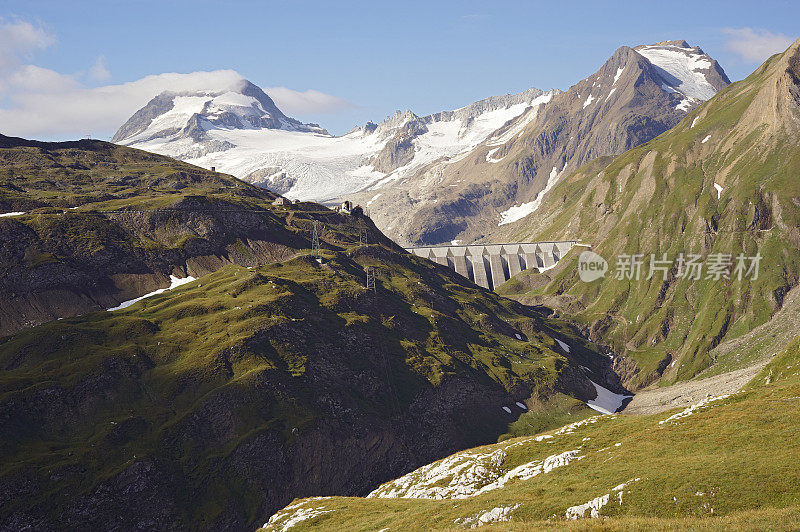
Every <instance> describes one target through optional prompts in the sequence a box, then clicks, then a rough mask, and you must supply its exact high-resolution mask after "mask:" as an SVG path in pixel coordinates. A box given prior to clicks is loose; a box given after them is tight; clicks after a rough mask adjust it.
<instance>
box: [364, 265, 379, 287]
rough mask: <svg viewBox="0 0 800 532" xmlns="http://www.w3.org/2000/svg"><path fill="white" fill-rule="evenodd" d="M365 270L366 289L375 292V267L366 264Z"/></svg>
mask: <svg viewBox="0 0 800 532" xmlns="http://www.w3.org/2000/svg"><path fill="white" fill-rule="evenodd" d="M365 271H366V273H367V290H372V291H373V292H377V291H378V290H377V288H376V287H375V268H373V267H372V266H367V268H366V270H365Z"/></svg>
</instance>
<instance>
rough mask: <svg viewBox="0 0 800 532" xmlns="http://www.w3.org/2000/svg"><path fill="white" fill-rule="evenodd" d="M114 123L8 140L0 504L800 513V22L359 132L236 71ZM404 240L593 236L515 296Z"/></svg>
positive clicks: (223, 524)
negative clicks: (733, 65) (106, 138)
mask: <svg viewBox="0 0 800 532" xmlns="http://www.w3.org/2000/svg"><path fill="white" fill-rule="evenodd" d="M462 131H463V132H464V135H462V134H461V132H462ZM132 139H133V140H132ZM115 141H116V142H117V143H108V142H101V141H96V140H89V139H85V140H81V141H74V142H62V143H52V142H38V141H33V140H26V139H20V138H13V137H6V136H2V135H0V161H2V165H0V274H2V275H0V301H2V305H0V434H2V435H3V436H2V438H0V531H5V530H28V529H35V530H52V529H75V530H86V529H92V530H94V529H110V530H133V529H137V530H140V529H146V530H184V529H202V530H255V529H258V528H259V527H261V528H262V529H264V530H266V531H269V532H272V531H278V530H279V531H281V532H286V531H287V530H291V531H292V532H294V531H296V530H304V529H316V530H320V529H322V530H332V531H337V530H341V531H349V530H378V531H386V530H432V529H441V530H453V529H465V528H476V527H483V526H486V527H487V529H489V530H517V529H525V530H529V529H530V530H538V529H542V530H552V529H554V528H566V529H576V530H586V529H594V528H598V527H599V528H603V529H610V530H618V529H619V530H629V529H648V530H649V529H656V530H662V529H663V530H667V529H668V530H673V529H678V530H695V529H709V530H729V529H749V530H767V529H769V530H793V529H796V528H797V525H798V523H800V488H799V486H800V468H799V467H798V464H797V457H798V456H799V455H800V441H798V438H797V434H796V433H797V430H796V426H797V423H798V422H800V418H798V412H800V410H798V408H797V404H798V398H799V397H800V333H798V331H800V181H799V180H798V179H797V176H798V173H800V151H798V148H797V147H798V146H800V40H798V41H796V42H795V43H794V44H792V45H791V46H790V47H789V48H788V49H787V50H786V51H785V52H784V53H780V54H776V55H774V56H772V57H771V58H769V59H768V60H767V61H766V62H765V63H764V64H763V65H761V66H760V67H759V68H758V69H756V70H755V71H754V72H753V73H752V74H751V75H750V76H749V77H747V78H746V79H744V80H741V81H737V82H735V83H729V82H728V80H727V78H726V76H725V75H724V72H723V71H722V70H721V68H719V66H718V65H717V64H716V63H715V62H714V61H713V60H712V59H710V58H709V57H708V56H706V55H705V54H704V53H703V52H702V50H700V49H699V48H696V47H691V46H689V45H688V44H687V43H686V42H685V41H665V42H661V43H656V44H653V45H646V46H637V47H634V48H629V47H622V48H620V49H618V50H617V51H616V52H615V53H614V55H613V56H612V57H611V58H610V59H609V60H608V62H606V64H605V65H603V67H602V68H601V69H600V70H598V71H597V72H596V73H594V74H592V75H591V76H589V77H588V78H586V79H584V80H582V81H580V82H579V83H577V84H576V85H574V86H573V87H571V88H569V89H568V90H566V91H564V92H560V91H550V92H542V91H540V90H538V89H530V90H529V91H525V92H523V93H520V94H517V95H509V96H501V97H494V98H489V99H487V100H483V101H481V102H477V103H475V104H472V105H470V106H467V107H465V108H462V109H458V110H456V111H450V112H443V113H437V114H434V115H429V116H424V117H418V116H416V115H413V113H409V112H407V113H397V114H396V115H394V116H392V117H390V118H388V119H387V120H386V121H384V122H382V123H380V124H367V125H366V126H364V127H360V128H357V129H355V130H353V131H351V132H349V133H348V134H347V135H344V136H341V137H334V136H331V135H330V134H328V133H327V132H326V131H325V130H324V129H322V128H321V127H320V126H317V125H315V124H303V123H301V122H299V121H296V120H293V119H291V118H289V117H287V116H285V115H284V114H283V113H282V112H281V111H280V110H279V109H277V107H276V106H275V105H274V102H272V100H271V99H270V98H269V97H268V96H267V95H266V94H264V93H263V91H261V90H260V89H258V88H257V87H256V86H255V85H252V84H251V83H249V82H246V81H244V80H241V81H239V82H237V83H234V84H232V85H230V86H227V87H216V88H198V89H197V90H196V91H194V90H193V91H188V92H182V93H180V94H177V93H166V94H162V95H159V96H157V97H156V98H155V99H154V100H153V101H151V102H150V103H149V104H148V105H147V106H146V107H145V108H144V109H142V110H141V111H139V112H137V114H136V115H135V116H134V117H132V118H131V120H129V121H128V123H126V124H125V125H124V126H123V128H121V129H120V132H119V133H118V134H117V136H115ZM126 142H127V143H130V144H131V145H132V146H133V147H134V148H148V149H155V148H159V147H160V148H163V150H166V151H168V150H174V153H173V154H171V156H169V154H168V155H161V154H157V153H152V152H150V151H143V150H142V149H134V148H132V147H127V146H122V145H120V143H126ZM298 146H302V147H303V148H302V150H301V149H300V148H298ZM367 148H369V149H367ZM348 150H350V151H348ZM181 153H182V154H183V155H181V158H183V157H184V155H185V158H186V159H187V161H203V165H208V166H216V168H215V169H214V170H211V169H208V168H202V167H200V166H197V165H194V164H192V163H191V162H187V161H182V160H178V159H176V158H175V157H177V154H181ZM269 161H272V162H270V163H269V164H271V165H272V166H269V165H268V166H264V165H265V164H267V163H268V162H269ZM294 163H297V165H298V166H296V167H291V166H290V165H291V164H294ZM312 163H313V164H312ZM224 164H232V165H240V167H241V168H242V169H245V170H248V171H249V173H248V174H247V175H248V176H250V177H248V179H251V180H254V181H256V182H257V183H258V186H257V185H255V184H252V183H248V182H246V181H243V180H241V179H239V178H238V177H237V176H233V175H228V174H226V173H224V172H220V171H217V170H222V169H223V168H224V166H223V165H224ZM218 165H219V166H218ZM248 165H251V166H248ZM291 168H298V169H301V170H302V172H299V171H297V170H292V169H291ZM262 171H263V172H262ZM254 172H255V174H254V175H251V174H253V173H254ZM259 172H262V173H259ZM298 172H299V173H298ZM303 172H305V173H303ZM326 172H329V174H326ZM259 176H260V177H259ZM259 180H260V181H259ZM359 180H360V182H361V185H360V186H361V188H355V187H356V185H355V183H357V182H359ZM264 185H267V187H265V186H264ZM269 187H272V188H274V189H275V190H276V191H279V190H283V191H284V193H285V194H287V195H289V196H290V197H292V194H293V192H292V191H301V190H304V189H307V190H309V191H310V190H326V191H327V192H326V193H325V194H324V195H325V196H329V198H328V199H330V200H331V201H333V199H337V198H338V199H341V198H343V197H350V198H353V199H355V200H356V201H359V202H361V203H362V204H363V205H364V206H365V207H366V208H367V210H368V212H367V213H365V212H364V211H362V210H359V209H353V210H340V209H339V210H333V209H330V208H328V207H326V206H325V205H322V204H320V203H315V202H311V201H298V202H291V201H285V198H282V197H281V196H279V192H276V191H272V190H268V189H267V188H269ZM281 187H283V189H281ZM304 187H305V188H304ZM325 187H327V188H325ZM342 191H345V192H342ZM373 218H374V219H375V221H373ZM382 226H385V227H386V229H387V231H389V235H390V236H392V237H393V238H389V236H387V235H386V234H384V232H383V231H381V227H382ZM389 227H392V228H393V229H391V230H390V229H389ZM394 239H397V241H398V242H399V243H400V244H405V243H413V242H437V241H452V240H475V239H480V240H485V241H487V242H520V241H555V240H569V241H570V242H574V243H575V245H574V246H572V247H571V249H570V251H568V252H567V253H566V254H565V255H564V256H563V257H560V260H559V261H558V263H557V264H556V265H555V266H554V267H552V268H550V269H547V270H538V269H536V268H531V269H528V270H525V271H522V272H521V273H519V274H517V275H515V276H513V277H512V278H511V279H510V280H509V281H508V282H506V283H504V284H502V285H500V286H499V287H497V289H496V290H495V291H491V290H487V289H484V288H481V287H479V286H477V285H475V284H473V283H472V282H471V281H470V280H469V279H468V278H466V277H464V276H461V275H459V274H457V273H456V272H455V271H453V270H451V269H450V268H448V267H446V266H444V265H441V264H437V263H436V262H434V261H430V260H426V259H423V258H421V257H418V256H416V255H413V254H411V253H408V252H406V251H405V250H404V249H403V248H402V247H401V246H400V245H398V242H396V241H395V240H394ZM689 255H691V256H693V257H695V258H696V259H697V260H699V261H700V262H699V264H700V265H701V269H697V270H694V271H693V272H692V273H691V274H690V273H689V270H688V268H687V264H686V263H685V262H683V259H685V258H686V257H687V256H689ZM587 257H588V259H591V260H592V261H595V263H596V262H597V261H604V262H605V265H606V267H607V270H606V269H602V268H601V269H600V272H599V273H598V275H593V276H592V277H591V278H588V277H585V276H584V275H583V273H585V269H584V268H583V267H582V264H585V261H586V260H587ZM726 257H727V259H726ZM635 258H636V259H638V260H640V263H639V264H640V265H641V269H640V270H639V274H638V275H634V271H633V269H632V266H633V261H634V259H635ZM626 259H627V262H626ZM742 259H743V260H746V261H747V263H748V264H747V265H748V266H749V267H750V268H749V269H748V270H747V271H744V270H740V271H739V272H738V274H737V270H736V269H734V267H735V266H737V262H738V261H739V260H742ZM756 259H758V260H756ZM693 260H694V259H693ZM725 261H727V262H725ZM657 262H658V263H659V267H660V270H658V271H653V270H652V268H653V265H654V264H656V263H657ZM715 262H716V263H717V265H718V266H719V267H717V268H716V269H713V270H712V269H710V267H711V265H712V264H713V263H715ZM754 264H757V265H758V266H757V267H756V269H755V270H754V269H753V265H754ZM626 265H628V266H630V267H631V268H630V269H629V270H626V269H625V266H626ZM648 269H649V270H650V273H651V275H648ZM626 271H627V272H628V273H626ZM595 272H596V271H595ZM598 414H600V415H598ZM580 520H587V521H588V522H577V523H576V521H580Z"/></svg>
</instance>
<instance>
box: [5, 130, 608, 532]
mask: <svg viewBox="0 0 800 532" xmlns="http://www.w3.org/2000/svg"><path fill="white" fill-rule="evenodd" d="M12 140H13V139H12ZM5 142H7V143H10V144H14V145H13V146H6V147H5V148H2V149H0V153H2V155H3V156H5V157H6V158H7V159H9V160H10V159H14V160H15V161H16V163H15V164H11V165H9V166H8V167H6V172H7V177H6V181H4V182H3V183H4V184H3V187H4V188H2V190H3V193H4V194H5V196H3V197H4V198H5V199H4V201H6V203H5V204H4V205H5V206H4V208H5V209H14V210H16V211H24V212H25V214H22V215H18V216H12V217H6V218H5V219H0V230H1V231H0V234H2V235H3V239H2V246H0V256H1V257H2V258H3V261H4V262H3V268H5V269H4V273H5V278H4V282H5V284H4V289H5V290H7V291H8V292H14V293H17V294H19V293H20V292H24V291H27V293H28V294H32V295H30V299H29V300H28V301H35V302H37V304H39V307H40V308H42V309H43V311H42V312H40V314H39V315H38V317H39V319H40V321H46V320H47V318H48V313H47V311H48V307H46V306H44V305H41V303H42V301H45V299H42V298H43V296H41V294H42V293H46V290H47V287H48V286H52V283H55V284H59V283H66V284H67V286H69V283H70V282H72V283H73V284H72V286H73V287H77V288H75V292H74V293H73V295H72V296H70V295H69V294H66V295H64V296H63V299H62V300H60V301H62V303H61V304H62V305H63V308H62V310H63V312H64V313H65V314H70V313H71V314H72V316H71V317H70V316H69V315H68V316H66V317H63V319H53V318H54V317H55V316H51V317H50V321H47V322H46V323H43V324H40V325H36V326H34V325H35V323H30V324H22V325H23V327H17V328H22V329H23V330H20V331H18V332H16V333H14V334H10V335H6V336H4V337H3V338H0V433H2V434H3V438H2V440H0V457H1V458H2V459H1V460H0V464H2V465H1V466H0V528H9V529H19V528H24V527H26V526H34V527H37V528H50V529H52V528H62V527H64V528H86V527H91V528H98V529H107V528H115V527H120V528H133V527H138V526H143V527H145V528H157V529H171V528H177V529H185V528H193V529H230V528H235V529H242V528H248V527H253V528H254V527H255V526H256V525H258V524H260V523H262V522H263V520H265V519H266V518H267V517H268V516H269V515H271V514H272V513H273V512H274V511H275V510H277V509H279V508H280V507H282V506H283V505H285V504H286V503H288V502H289V501H290V500H291V499H293V498H294V497H297V496H302V495H309V494H316V495H324V494H334V493H336V494H353V495H356V494H364V493H366V492H367V491H368V490H369V489H371V488H373V487H374V486H376V485H378V484H379V483H380V482H383V481H386V480H388V479H391V478H394V477H396V476H398V475H400V474H402V473H404V472H407V471H409V470H411V469H413V468H415V467H418V466H420V465H422V464H424V463H427V462H430V461H433V460H436V459H438V458H441V457H442V456H445V455H447V454H449V453H452V452H454V451H457V450H460V449H464V448H467V447H471V446H474V445H479V444H485V443H489V442H494V441H497V439H498V437H500V436H501V435H504V434H505V435H506V436H504V437H508V435H510V434H519V433H526V432H530V431H531V430H534V428H532V427H536V429H535V430H541V428H542V427H545V428H551V427H553V426H555V425H556V424H558V423H561V422H563V421H562V420H563V419H579V418H581V417H585V416H586V415H587V414H586V411H587V409H586V407H585V405H583V403H582V401H585V400H587V399H592V398H594V396H595V394H596V392H595V390H594V387H593V386H592V384H591V383H590V382H589V380H588V379H587V378H586V376H585V374H584V372H583V370H581V369H579V368H578V366H579V365H580V366H585V367H588V368H589V369H590V370H591V371H595V372H597V374H598V375H602V374H603V372H608V362H607V358H606V357H604V356H601V355H600V354H599V349H598V348H597V347H596V346H595V345H594V344H592V343H590V342H587V341H586V340H584V339H583V338H582V337H581V336H580V334H579V333H578V331H577V330H576V329H575V328H574V327H572V326H570V325H568V324H567V323H566V322H564V321H562V320H558V319H555V318H553V317H552V316H550V315H549V312H548V311H547V309H537V308H532V307H526V306H524V305H521V304H519V303H516V302H514V301H511V300H508V299H504V298H501V297H499V296H497V295H496V294H494V293H492V292H490V291H488V290H484V289H481V288H478V287H476V286H475V285H473V284H471V283H470V282H469V281H467V280H466V279H464V278H462V277H460V276H458V275H457V274H455V273H454V272H452V271H450V270H449V269H447V268H444V267H441V266H438V265H435V264H433V263H431V262H429V261H426V260H423V259H420V258H417V257H413V256H411V255H409V254H407V253H405V252H403V251H402V250H400V249H399V248H398V247H397V246H396V245H394V244H393V243H392V242H391V241H389V240H387V239H386V238H385V237H383V236H382V235H381V234H380V232H378V231H377V230H376V229H375V228H374V226H373V225H372V223H371V221H370V220H369V219H368V218H364V217H362V216H359V215H358V214H357V213H356V214H355V215H349V214H339V213H335V212H333V211H331V210H329V209H327V208H325V207H322V206H320V205H316V204H311V203H305V204H292V205H287V206H274V205H272V199H273V198H274V195H273V194H271V193H268V192H266V191H263V190H261V189H257V188H255V187H252V186H250V185H246V184H244V183H242V182H240V181H238V180H236V179H233V178H231V177H228V176H224V175H220V174H215V173H211V172H207V171H205V170H201V169H198V168H196V167H192V166H190V165H185V164H183V163H177V162H175V161H172V160H171V159H167V158H164V157H157V156H153V155H150V154H146V153H144V152H139V151H136V150H130V149H127V148H119V147H115V146H113V145H109V144H106V143H96V142H80V143H66V144H65V143H62V144H57V145H51V144H40V143H34V142H30V141H22V140H14V141H13V142H12V141H9V140H6V141H5ZM3 150H5V151H3ZM70 161H72V162H70ZM70 165H72V166H79V167H80V168H82V169H81V170H80V171H76V172H73V171H72V170H71V169H70V168H72V166H70ZM21 168H24V169H25V171H22V170H20V169H21ZM120 175H123V176H124V175H130V176H132V177H131V178H130V179H127V180H126V179H121V181H123V182H124V184H121V185H119V187H121V188H114V187H115V186H117V185H113V184H110V182H112V181H115V180H119V179H120V178H119V177H118V176H120ZM115 176H117V177H115ZM104 190H109V191H111V192H109V193H108V194H106V193H105V192H102V191H104ZM97 194H100V197H98V196H97ZM109 196H111V197H109ZM26 202H27V203H26ZM73 204H74V205H75V206H77V207H78V208H77V209H70V208H69V207H67V206H68V205H73ZM315 222H316V224H317V233H318V236H319V239H320V247H321V251H320V256H319V257H317V256H316V254H315V252H314V251H313V250H312V249H311V248H312V240H313V238H312V236H313V232H314V223H315ZM14 235H27V237H26V238H14ZM365 241H366V242H365ZM42 253H47V254H48V255H47V259H46V260H45V259H42V260H33V259H30V258H31V257H36V256H38V255H36V254H42ZM370 267H372V268H374V272H375V277H376V283H375V288H374V289H367V288H366V287H365V281H366V270H367V268H370ZM173 273H177V274H179V276H181V277H183V276H185V275H187V274H188V275H193V276H196V277H198V278H197V279H196V280H194V281H192V282H190V283H188V284H185V285H184V286H180V287H177V288H173V289H172V290H169V291H166V292H164V293H161V294H158V295H153V296H151V297H148V298H146V299H144V300H142V301H140V302H138V303H136V304H133V305H131V306H129V307H127V308H124V309H122V310H116V311H113V312H107V311H104V310H101V311H93V312H91V311H87V312H85V313H82V314H81V313H80V311H81V310H82V309H84V310H85V309H86V308H87V306H81V305H77V304H74V305H72V306H69V305H70V304H71V303H70V302H71V299H80V298H84V299H90V298H86V297H84V296H85V295H86V294H87V293H90V294H91V293H95V294H96V293H98V292H91V290H90V288H91V287H92V286H96V285H97V284H98V282H99V281H101V280H102V279H104V278H105V279H110V280H115V279H119V278H120V277H121V276H122V275H127V279H128V281H127V282H128V286H129V288H130V290H129V291H128V294H127V295H129V296H139V295H141V294H142V293H145V292H148V291H149V290H150V289H152V288H155V287H157V286H159V285H158V284H156V285H155V286H153V284H154V283H151V284H150V285H149V286H148V284H147V282H145V281H146V280H147V279H152V278H153V277H154V276H156V279H157V280H158V279H164V278H166V277H167V275H172V274H173ZM79 274H81V275H85V277H83V278H84V279H89V280H90V281H91V280H94V283H95V284H92V283H91V282H89V283H88V284H86V285H83V287H82V285H80V283H79V282H76V281H75V278H76V276H77V277H80V275H79ZM156 274H158V275H160V276H161V277H158V276H157V275H156ZM142 279H144V281H143V280H142ZM99 285H100V286H102V285H103V283H102V282H99ZM161 286H162V287H163V284H162V285H161ZM108 294H110V295H109V298H108V299H107V300H104V299H103V298H102V297H99V296H97V297H95V298H94V299H90V300H91V301H92V302H93V303H94V305H95V306H94V307H91V306H89V307H88V308H89V309H90V310H95V309H96V308H97V306H101V307H102V303H103V301H108V304H109V306H110V305H111V304H113V305H116V304H117V303H118V302H119V301H120V299H122V298H123V297H124V296H125V295H126V294H125V293H124V292H119V291H118V292H113V291H111V290H110V291H108ZM111 296H114V297H111ZM36 297H39V298H40V299H36ZM19 308H20V307H17V310H14V308H5V309H4V312H6V314H5V315H14V313H15V312H19ZM75 314H80V315H75ZM59 317H61V316H59ZM556 339H559V340H561V341H564V342H567V343H568V344H569V346H570V350H569V352H566V351H565V350H564V349H563V348H561V347H560V346H559V345H558V344H557V342H556ZM598 380H599V381H603V379H598ZM603 382H604V383H605V381H603ZM605 384H606V385H608V386H611V387H613V385H614V382H613V381H612V382H610V383H605ZM518 402H519V404H523V403H528V404H529V405H531V411H530V412H528V413H525V409H524V408H523V407H520V406H518V405H517V404H516V403H518ZM548 404H554V405H558V407H557V408H555V409H554V410H553V411H551V410H549V409H547V408H544V407H543V406H542V405H548ZM503 407H505V408H506V409H508V411H506V410H505V409H504V408H503ZM525 408H527V407H525ZM512 409H513V410H512ZM523 414H524V415H523ZM519 419H524V420H526V421H525V423H526V426H518V425H513V423H514V422H515V421H518V420H519ZM526 427H531V428H526Z"/></svg>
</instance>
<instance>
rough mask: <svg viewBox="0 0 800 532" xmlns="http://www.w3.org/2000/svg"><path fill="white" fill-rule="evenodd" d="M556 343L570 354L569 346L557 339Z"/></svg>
mask: <svg viewBox="0 0 800 532" xmlns="http://www.w3.org/2000/svg"><path fill="white" fill-rule="evenodd" d="M555 341H556V342H558V345H559V346H561V349H563V350H564V351H566V352H567V353H569V346H568V345H567V344H565V343H564V342H562V341H561V340H559V339H558V338H555Z"/></svg>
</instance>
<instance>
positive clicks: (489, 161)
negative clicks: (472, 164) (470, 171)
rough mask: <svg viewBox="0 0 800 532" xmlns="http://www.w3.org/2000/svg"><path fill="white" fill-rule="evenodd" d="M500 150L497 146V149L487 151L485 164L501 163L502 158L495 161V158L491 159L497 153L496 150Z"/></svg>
mask: <svg viewBox="0 0 800 532" xmlns="http://www.w3.org/2000/svg"><path fill="white" fill-rule="evenodd" d="M500 148H502V146H499V147H497V148H492V149H491V150H489V151H488V152H487V153H486V162H487V163H499V162H500V161H502V160H503V158H502V157H500V158H499V159H495V158H494V157H493V155H494V154H495V153H496V152H497V150H499V149H500Z"/></svg>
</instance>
